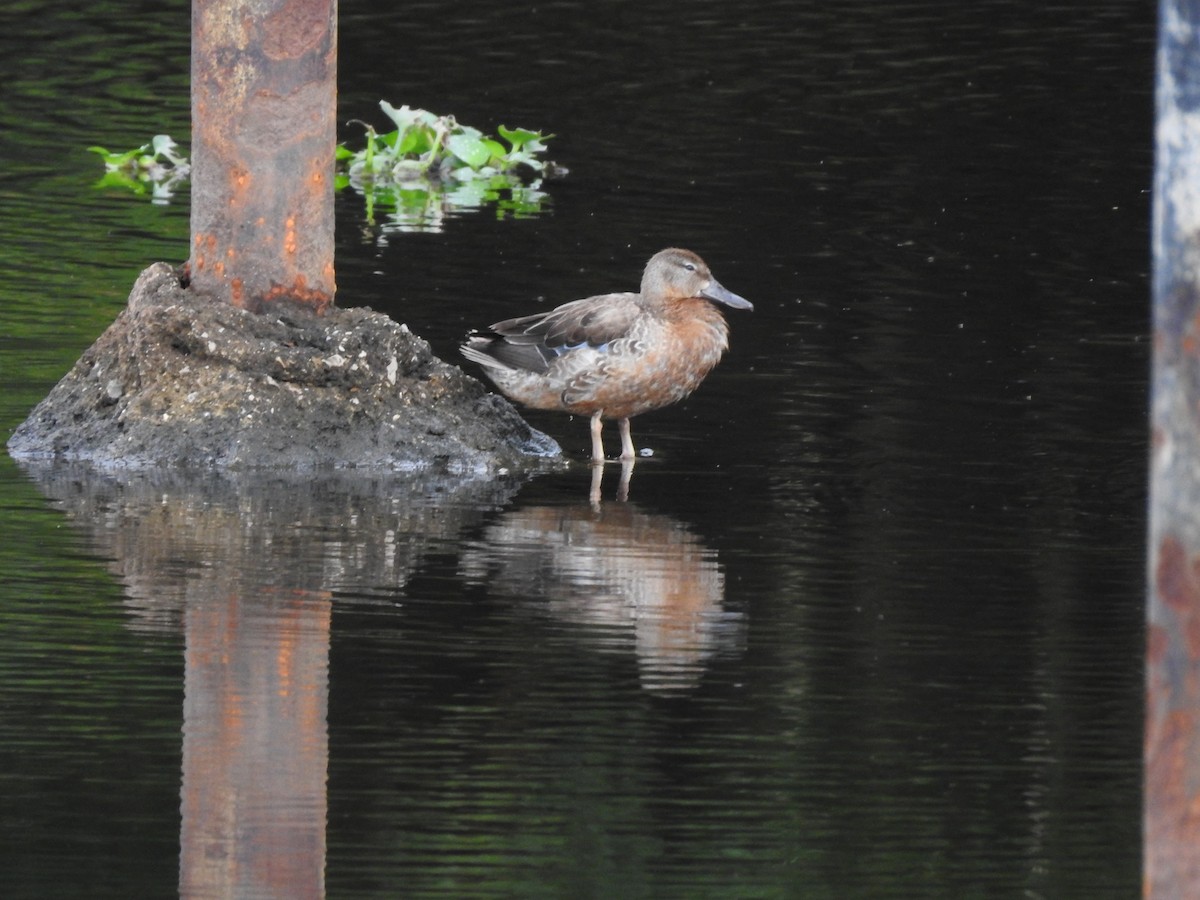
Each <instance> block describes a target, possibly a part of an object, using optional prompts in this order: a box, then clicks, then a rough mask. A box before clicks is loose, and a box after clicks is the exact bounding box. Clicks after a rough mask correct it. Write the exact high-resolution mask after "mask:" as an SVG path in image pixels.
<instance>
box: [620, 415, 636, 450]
mask: <svg viewBox="0 0 1200 900" xmlns="http://www.w3.org/2000/svg"><path fill="white" fill-rule="evenodd" d="M618 424H619V427H620V429H621V459H633V458H634V457H635V456H637V454H636V453H634V452H633V435H631V434H630V433H629V419H622V420H621V421H620V422H619V423H618Z"/></svg>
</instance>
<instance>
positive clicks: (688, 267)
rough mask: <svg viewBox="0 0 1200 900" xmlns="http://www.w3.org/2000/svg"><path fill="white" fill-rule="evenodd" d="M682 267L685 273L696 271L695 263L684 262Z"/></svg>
mask: <svg viewBox="0 0 1200 900" xmlns="http://www.w3.org/2000/svg"><path fill="white" fill-rule="evenodd" d="M683 267H684V269H686V270H687V271H689V272H695V271H696V265H695V263H689V262H685V263H684V264H683Z"/></svg>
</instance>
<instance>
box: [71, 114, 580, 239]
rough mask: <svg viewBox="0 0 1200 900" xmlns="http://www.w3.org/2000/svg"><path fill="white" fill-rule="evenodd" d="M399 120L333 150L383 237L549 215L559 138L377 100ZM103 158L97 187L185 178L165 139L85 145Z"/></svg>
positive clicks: (165, 196) (166, 189)
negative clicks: (480, 219)
mask: <svg viewBox="0 0 1200 900" xmlns="http://www.w3.org/2000/svg"><path fill="white" fill-rule="evenodd" d="M379 106H380V108H381V109H382V110H383V111H384V113H385V114H386V115H387V116H388V118H389V119H391V120H392V122H393V124H395V126H396V127H395V129H394V130H392V131H389V132H386V133H384V134H380V133H379V132H377V131H376V130H375V129H374V127H372V126H371V125H369V124H366V123H359V124H361V125H362V126H363V128H364V129H365V131H366V146H364V147H363V148H361V149H358V150H353V149H351V148H349V147H347V146H346V145H345V144H344V143H343V144H339V145H338V147H337V150H336V151H335V154H334V161H335V176H334V185H335V188H336V189H338V190H341V189H343V188H346V187H349V188H351V189H352V190H354V191H355V192H356V193H358V194H361V195H362V197H363V201H364V203H365V204H366V218H367V223H368V224H369V225H370V226H372V227H377V228H379V229H380V230H381V231H382V232H383V233H385V234H386V233H388V232H393V231H441V229H442V223H443V222H444V220H445V219H446V218H447V217H450V216H454V215H457V214H460V213H462V212H467V211H471V210H477V209H482V208H484V207H487V206H491V207H493V208H494V209H495V210H496V215H497V217H498V218H506V217H512V218H518V219H519V218H526V217H528V216H533V215H536V214H538V213H540V212H542V211H543V209H544V208H545V205H546V203H547V201H548V195H547V194H546V193H545V191H543V190H542V184H543V182H544V181H545V179H547V178H551V177H554V176H561V175H565V174H566V171H567V170H566V169H564V168H562V167H561V166H558V165H556V164H555V163H553V162H550V161H549V160H545V159H542V158H541V156H540V154H542V153H544V152H545V150H546V141H548V140H550V139H551V138H552V137H553V135H543V134H541V133H540V132H537V131H529V130H527V129H524V128H506V127H505V126H503V125H501V126H500V127H499V128H498V129H497V130H498V132H499V135H500V137H499V139H497V138H494V137H490V136H488V135H486V134H484V133H483V132H482V131H480V130H479V129H477V128H472V127H471V126H469V125H460V124H459V123H458V122H457V121H456V120H455V118H454V117H453V116H438V115H435V114H433V113H431V112H429V111H428V110H424V109H412V108H410V107H408V106H401V107H400V108H398V109H397V108H396V107H394V106H392V104H390V103H388V102H387V101H386V100H381V101H380V103H379ZM88 149H90V150H92V151H94V152H96V153H99V154H101V155H102V156H103V157H104V167H105V176H104V178H103V179H101V181H100V183H99V184H100V186H102V187H109V186H113V185H119V186H121V187H125V188H131V189H133V190H134V191H135V192H137V193H139V194H145V193H147V192H153V199H154V202H156V203H166V202H167V201H168V200H169V199H170V198H171V196H172V195H173V193H174V191H175V190H176V189H177V188H178V187H179V186H180V184H181V183H182V182H183V181H184V180H186V179H187V177H188V174H189V171H190V167H189V165H188V160H187V157H186V156H184V155H182V154H181V153H179V152H178V146H177V145H176V143H175V142H174V141H173V140H171V138H170V137H168V136H167V135H158V136H156V137H155V138H154V140H153V141H151V142H150V143H149V144H144V145H143V146H141V147H138V148H137V149H136V150H130V151H128V152H127V153H111V152H109V151H108V150H105V149H104V148H102V147H90V148H88Z"/></svg>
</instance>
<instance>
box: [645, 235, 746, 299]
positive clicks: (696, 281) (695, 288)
mask: <svg viewBox="0 0 1200 900" xmlns="http://www.w3.org/2000/svg"><path fill="white" fill-rule="evenodd" d="M642 296H643V297H647V298H650V299H654V300H666V299H683V298H685V297H703V298H704V299H705V300H710V301H712V302H713V303H720V304H722V305H724V306H728V307H730V308H731V309H754V305H753V304H752V303H751V302H750V301H749V300H747V299H746V298H745V297H739V296H738V295H737V294H735V293H733V291H730V290H728V289H727V288H725V287H724V286H723V285H722V284H721V283H720V282H719V281H717V279H715V278H713V274H712V272H711V271H710V270H709V268H708V264H707V263H706V262H705V261H704V260H702V259H701V258H700V257H699V256H697V255H696V254H695V253H693V252H692V251H691V250H681V249H679V248H678V247H669V248H667V249H666V250H660V251H659V252H658V253H655V254H654V255H653V256H652V257H650V262H648V263H646V271H645V272H644V273H643V274H642Z"/></svg>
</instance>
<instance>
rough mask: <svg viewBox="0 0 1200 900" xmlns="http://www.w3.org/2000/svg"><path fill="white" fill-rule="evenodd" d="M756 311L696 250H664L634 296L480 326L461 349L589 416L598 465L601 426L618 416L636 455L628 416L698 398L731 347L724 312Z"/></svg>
mask: <svg viewBox="0 0 1200 900" xmlns="http://www.w3.org/2000/svg"><path fill="white" fill-rule="evenodd" d="M722 307H727V308H729V309H740V310H753V309H754V306H753V305H752V304H751V303H750V301H749V300H747V299H745V298H744V297H740V296H738V295H737V294H735V293H733V292H732V291H730V290H728V289H727V288H725V287H724V286H723V285H722V284H721V283H720V282H719V281H717V279H716V278H714V277H713V274H712V271H711V270H710V269H709V267H708V264H707V263H705V262H704V260H702V259H701V258H700V257H699V256H698V255H696V254H695V253H693V252H692V251H690V250H684V249H681V248H679V247H668V248H667V249H666V250H661V251H659V252H658V253H656V254H654V256H652V257H650V261H649V262H648V263H646V268H645V270H644V271H643V272H642V282H641V287H640V290H639V291H638V292H637V293H632V292H622V293H611V294H599V295H597V296H594V297H585V298H583V299H582V300H573V301H571V302H569V303H564V304H563V305H562V306H558V307H555V308H554V309H552V310H549V311H548V312H539V313H533V314H532V315H526V316H518V317H516V318H512V319H505V320H504V321H502V322H497V323H495V324H494V325H491V326H489V327H488V329H487V330H486V331H483V332H475V333H473V334H471V335H469V336H468V338H467V340H466V342H465V343H464V344H462V346H461V348H460V349H461V351H462V354H463V356H465V357H466V358H467V359H468V360H470V361H471V362H474V363H477V364H478V365H480V366H481V367H482V368H483V371H484V373H485V374H486V375H487V376H488V378H489V379H491V381H492V382H493V383H494V384H495V385H496V387H497V388H499V390H500V392H501V393H502V394H504V396H506V397H508V398H509V399H510V400H514V401H516V402H518V403H521V404H523V405H524V406H527V407H530V408H532V409H543V410H558V411H561V412H566V413H570V414H572V415H580V416H588V417H589V418H590V426H591V437H592V453H591V461H592V462H593V463H603V462H604V460H605V457H604V441H603V435H602V431H603V427H604V425H603V423H604V421H605V420H612V419H615V420H616V421H617V423H618V429H619V432H620V437H621V456H620V459H621V460H623V461H629V460H633V459H634V457H635V451H634V446H633V437H632V435H631V434H630V425H629V420H630V419H632V418H634V417H635V416H639V415H641V414H642V413H647V412H651V411H653V410H656V409H661V408H663V407H664V406H670V405H671V404H673V403H678V402H679V401H680V400H682V399H683V398H684V397H686V396H688V395H689V394H691V393H692V392H693V391H694V390H696V388H697V387H699V386H700V383H701V382H702V381H703V380H704V379H705V377H706V376H707V375H708V373H709V372H711V371H712V369H713V367H714V366H716V364H717V363H718V362H719V361H720V359H721V357H722V356H723V355H724V353H725V351H726V350H727V349H728V348H729V325H728V323H727V322H726V321H725V316H724V315H723V314H722V312H721V308H722Z"/></svg>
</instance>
